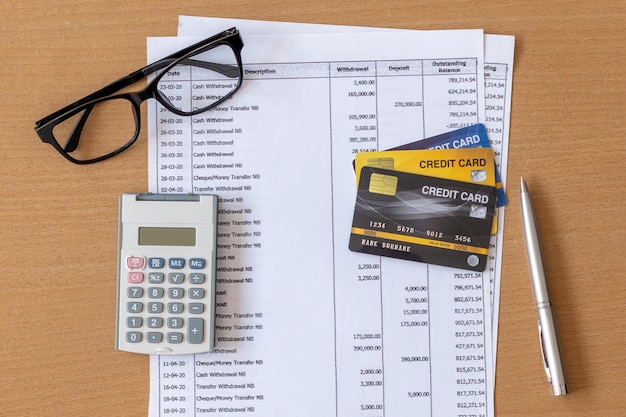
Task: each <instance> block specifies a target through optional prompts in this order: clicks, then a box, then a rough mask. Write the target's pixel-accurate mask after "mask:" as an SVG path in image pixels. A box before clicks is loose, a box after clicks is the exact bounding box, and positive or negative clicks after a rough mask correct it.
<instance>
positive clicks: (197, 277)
mask: <svg viewBox="0 0 626 417" xmlns="http://www.w3.org/2000/svg"><path fill="white" fill-rule="evenodd" d="M204 278H205V275H204V274H203V273H202V272H193V273H191V274H189V282H190V283H191V284H204Z"/></svg>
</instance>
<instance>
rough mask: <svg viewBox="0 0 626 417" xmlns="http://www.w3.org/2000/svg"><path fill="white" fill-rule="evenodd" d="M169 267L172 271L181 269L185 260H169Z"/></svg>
mask: <svg viewBox="0 0 626 417" xmlns="http://www.w3.org/2000/svg"><path fill="white" fill-rule="evenodd" d="M169 265H170V268H172V269H183V268H184V267H185V258H170V259H169Z"/></svg>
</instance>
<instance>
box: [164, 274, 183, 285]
mask: <svg viewBox="0 0 626 417" xmlns="http://www.w3.org/2000/svg"><path fill="white" fill-rule="evenodd" d="M167 282H169V283H170V284H182V283H183V282H185V274H182V273H180V272H172V273H170V274H168V275H167Z"/></svg>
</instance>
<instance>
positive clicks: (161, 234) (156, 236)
mask: <svg viewBox="0 0 626 417" xmlns="http://www.w3.org/2000/svg"><path fill="white" fill-rule="evenodd" d="M139 244H140V245H152V246H195V245H196V229H195V228H193V227H140V228H139Z"/></svg>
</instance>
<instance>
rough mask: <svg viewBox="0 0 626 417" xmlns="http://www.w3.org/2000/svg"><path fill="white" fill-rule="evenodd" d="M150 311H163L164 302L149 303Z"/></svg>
mask: <svg viewBox="0 0 626 417" xmlns="http://www.w3.org/2000/svg"><path fill="white" fill-rule="evenodd" d="M148 312H150V313H162V312H163V303H148Z"/></svg>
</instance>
